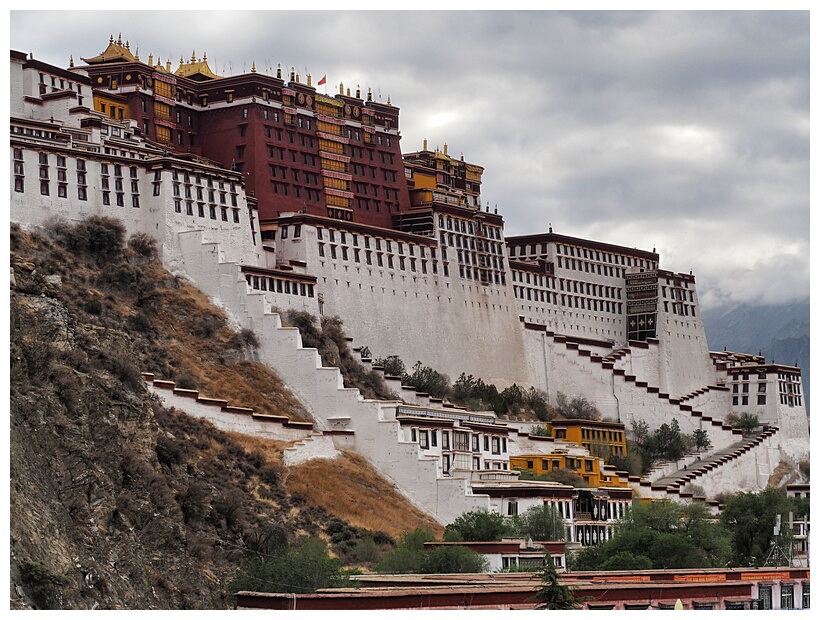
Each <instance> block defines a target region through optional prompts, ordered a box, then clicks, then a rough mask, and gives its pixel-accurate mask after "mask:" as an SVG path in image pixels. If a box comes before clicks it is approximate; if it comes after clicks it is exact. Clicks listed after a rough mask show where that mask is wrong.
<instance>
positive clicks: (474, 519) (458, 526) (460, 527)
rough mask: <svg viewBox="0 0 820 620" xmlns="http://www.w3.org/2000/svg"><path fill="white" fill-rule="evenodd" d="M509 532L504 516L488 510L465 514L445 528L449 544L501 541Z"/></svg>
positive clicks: (445, 536) (445, 535)
mask: <svg viewBox="0 0 820 620" xmlns="http://www.w3.org/2000/svg"><path fill="white" fill-rule="evenodd" d="M507 532H508V526H507V523H506V522H505V521H504V517H503V516H502V515H500V514H498V513H496V512H487V511H486V510H473V511H471V512H465V513H464V514H463V515H461V516H460V517H458V518H457V519H456V520H455V521H453V522H452V523H450V524H449V525H448V526H447V527H445V528H444V540H446V541H448V542H460V541H465V542H478V541H493V540H501V537H502V536H504V534H506V533H507Z"/></svg>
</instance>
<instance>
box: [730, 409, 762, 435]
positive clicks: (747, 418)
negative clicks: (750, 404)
mask: <svg viewBox="0 0 820 620" xmlns="http://www.w3.org/2000/svg"><path fill="white" fill-rule="evenodd" d="M733 426H734V427H735V428H737V429H739V430H741V431H743V434H744V435H748V434H749V433H752V432H754V431H755V430H756V429H757V427H758V426H760V420H758V419H757V416H756V415H753V414H751V413H748V412H746V411H744V412H743V413H741V414H740V417H739V418H738V419H737V420H736V421H735V423H734V425H733Z"/></svg>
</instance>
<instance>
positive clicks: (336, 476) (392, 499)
mask: <svg viewBox="0 0 820 620" xmlns="http://www.w3.org/2000/svg"><path fill="white" fill-rule="evenodd" d="M285 487H286V488H287V490H288V492H289V493H300V494H302V495H304V496H305V497H307V498H308V501H309V502H310V503H312V504H316V505H319V506H321V507H322V508H324V509H325V510H326V511H327V512H328V513H330V514H332V515H334V516H337V517H339V518H341V519H344V520H345V521H347V522H348V523H350V524H351V525H355V526H357V527H361V528H365V529H368V530H371V531H382V532H387V533H388V534H390V535H391V536H393V537H394V538H398V537H399V536H401V534H402V533H403V532H408V531H412V530H414V529H415V528H417V527H429V528H430V529H431V530H432V531H433V532H434V533H435V534H436V536H437V537H438V538H441V537H442V536H443V534H444V528H443V527H442V526H441V525H440V524H438V523H437V522H435V521H434V520H433V519H431V518H430V517H429V516H427V515H426V514H425V513H423V512H421V511H420V510H419V509H417V508H416V507H414V506H413V505H412V504H410V502H408V501H407V499H405V498H404V496H403V495H401V493H399V492H398V491H397V490H396V488H395V487H393V486H392V485H391V484H390V483H388V482H387V481H386V480H385V479H384V478H382V477H381V476H379V475H378V473H376V471H375V470H374V469H373V467H372V466H371V465H370V464H369V463H368V462H367V461H366V460H365V459H364V458H363V457H361V456H359V455H358V454H354V453H350V452H344V453H343V456H342V457H341V458H338V459H335V460H332V461H331V460H328V459H314V460H312V461H308V462H307V463H302V464H301V465H297V466H295V467H291V468H289V469H288V473H287V478H286V480H285Z"/></svg>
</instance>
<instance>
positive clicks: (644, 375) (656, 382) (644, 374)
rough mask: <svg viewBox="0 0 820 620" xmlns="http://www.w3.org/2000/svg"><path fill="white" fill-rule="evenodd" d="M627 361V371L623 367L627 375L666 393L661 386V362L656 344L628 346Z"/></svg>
mask: <svg viewBox="0 0 820 620" xmlns="http://www.w3.org/2000/svg"><path fill="white" fill-rule="evenodd" d="M628 359H629V362H628V369H627V367H626V365H625V366H624V370H626V373H627V374H630V375H635V376H636V377H638V378H639V379H640V380H641V381H646V383H647V384H648V385H651V386H653V387H657V388H661V391H662V392H665V391H666V390H665V389H664V388H663V386H662V383H663V381H662V379H661V372H660V365H661V360H660V355H659V351H658V345H657V344H655V343H652V342H648V343H637V344H635V345H633V346H630V347H629V356H628Z"/></svg>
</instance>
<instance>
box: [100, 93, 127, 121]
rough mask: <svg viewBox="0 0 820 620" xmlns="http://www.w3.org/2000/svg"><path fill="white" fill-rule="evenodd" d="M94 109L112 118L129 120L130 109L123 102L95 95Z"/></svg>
mask: <svg viewBox="0 0 820 620" xmlns="http://www.w3.org/2000/svg"><path fill="white" fill-rule="evenodd" d="M94 109H95V110H96V111H97V112H102V113H103V114H105V115H106V116H108V117H110V118H114V119H117V120H122V119H124V118H128V108H126V107H125V106H124V105H123V104H122V103H121V102H119V101H114V100H112V99H106V98H105V97H99V96H97V95H96V94H95V95H94Z"/></svg>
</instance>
